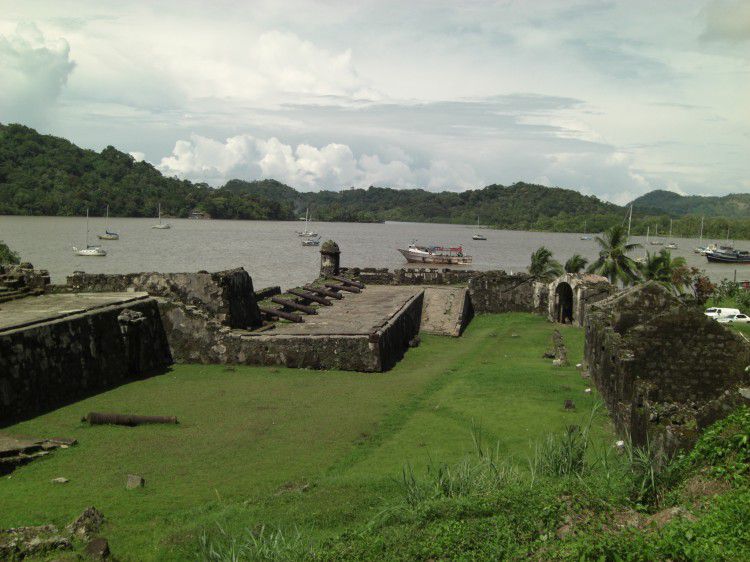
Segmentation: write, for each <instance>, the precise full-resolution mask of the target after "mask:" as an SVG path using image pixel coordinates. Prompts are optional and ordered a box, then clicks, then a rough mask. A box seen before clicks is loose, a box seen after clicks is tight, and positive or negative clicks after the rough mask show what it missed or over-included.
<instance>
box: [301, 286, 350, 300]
mask: <svg viewBox="0 0 750 562" xmlns="http://www.w3.org/2000/svg"><path fill="white" fill-rule="evenodd" d="M305 289H306V290H308V291H310V292H311V293H317V294H319V295H323V296H325V297H331V298H332V299H339V300H340V299H343V298H344V297H343V296H341V295H340V294H338V293H337V292H336V291H331V290H330V289H325V288H323V287H313V286H312V285H305Z"/></svg>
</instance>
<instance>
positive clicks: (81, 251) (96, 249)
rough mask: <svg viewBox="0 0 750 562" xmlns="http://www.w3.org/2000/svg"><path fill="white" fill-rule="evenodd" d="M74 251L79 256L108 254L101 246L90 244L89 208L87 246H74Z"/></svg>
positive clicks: (87, 211)
mask: <svg viewBox="0 0 750 562" xmlns="http://www.w3.org/2000/svg"><path fill="white" fill-rule="evenodd" d="M73 253H74V254H75V255H77V256H84V257H94V256H96V257H103V256H106V255H107V251H106V250H105V249H104V248H102V247H101V246H94V245H91V244H89V210H88V209H86V247H85V248H77V247H75V246H73Z"/></svg>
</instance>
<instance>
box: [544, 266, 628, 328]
mask: <svg viewBox="0 0 750 562" xmlns="http://www.w3.org/2000/svg"><path fill="white" fill-rule="evenodd" d="M563 284H567V285H568V286H569V287H570V289H571V292H572V295H573V300H572V303H571V308H572V310H571V318H570V322H571V323H572V324H575V325H577V326H583V322H584V318H585V316H586V308H587V307H588V306H589V305H591V304H593V303H595V302H599V301H601V300H604V299H606V298H608V297H609V296H611V295H612V294H613V293H615V292H616V291H617V288H616V287H615V286H614V285H612V283H610V282H609V281H608V280H607V279H606V278H605V277H601V276H600V275H591V274H588V273H566V274H564V275H562V276H560V277H558V278H557V279H555V280H554V281H552V282H551V283H550V284H549V286H548V287H547V294H548V295H549V298H548V301H547V307H546V309H547V317H548V318H549V320H550V321H551V322H560V321H561V318H560V316H561V315H560V302H559V301H560V294H558V290H557V289H558V287H560V285H563Z"/></svg>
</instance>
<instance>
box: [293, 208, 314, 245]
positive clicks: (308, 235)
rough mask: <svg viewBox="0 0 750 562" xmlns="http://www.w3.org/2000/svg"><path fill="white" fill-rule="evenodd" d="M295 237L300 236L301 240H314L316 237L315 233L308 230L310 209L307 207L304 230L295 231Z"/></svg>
mask: <svg viewBox="0 0 750 562" xmlns="http://www.w3.org/2000/svg"><path fill="white" fill-rule="evenodd" d="M297 236H301V237H302V238H315V237H316V236H318V233H317V232H313V231H311V230H310V208H309V207H308V208H307V209H306V210H305V230H303V231H302V232H300V231H299V230H298V231H297Z"/></svg>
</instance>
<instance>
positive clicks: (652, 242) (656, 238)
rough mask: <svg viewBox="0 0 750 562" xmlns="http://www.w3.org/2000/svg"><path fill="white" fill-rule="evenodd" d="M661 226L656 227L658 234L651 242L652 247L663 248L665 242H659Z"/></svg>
mask: <svg viewBox="0 0 750 562" xmlns="http://www.w3.org/2000/svg"><path fill="white" fill-rule="evenodd" d="M658 238H659V225H658V224H657V225H656V234H654V239H653V240H651V242H650V244H651V245H652V246H663V245H664V242H663V241H662V240H659V239H658Z"/></svg>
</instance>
